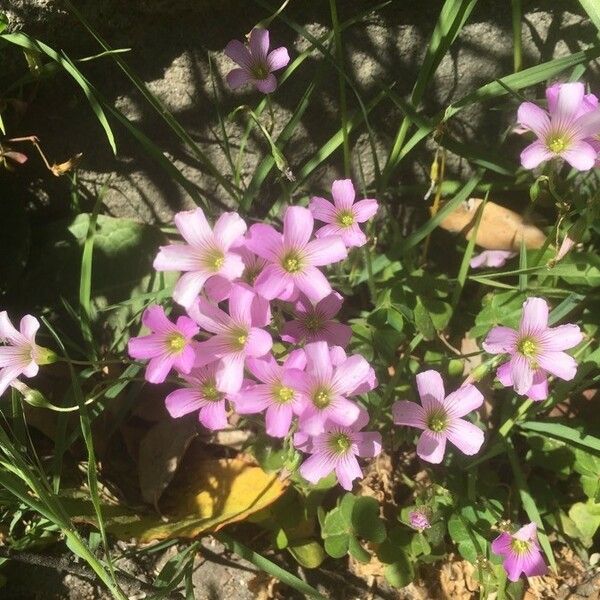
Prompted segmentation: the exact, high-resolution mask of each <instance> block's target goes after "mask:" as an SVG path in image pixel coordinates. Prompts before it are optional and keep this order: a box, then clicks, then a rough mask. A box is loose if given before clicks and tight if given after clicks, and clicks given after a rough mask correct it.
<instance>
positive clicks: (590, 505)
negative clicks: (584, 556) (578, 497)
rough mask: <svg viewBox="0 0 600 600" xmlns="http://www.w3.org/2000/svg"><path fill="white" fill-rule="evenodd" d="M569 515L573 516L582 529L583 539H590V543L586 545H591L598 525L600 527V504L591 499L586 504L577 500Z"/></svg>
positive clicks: (579, 528)
mask: <svg viewBox="0 0 600 600" xmlns="http://www.w3.org/2000/svg"><path fill="white" fill-rule="evenodd" d="M569 517H571V519H572V520H573V522H574V523H575V526H576V527H577V529H578V530H579V531H581V534H582V537H583V539H584V540H586V541H589V544H587V543H586V545H591V540H592V538H593V537H594V534H595V533H596V531H597V530H598V527H600V504H596V503H595V502H592V501H591V500H588V501H587V502H586V503H585V504H584V503H583V502H577V503H576V504H573V506H571V509H570V510H569Z"/></svg>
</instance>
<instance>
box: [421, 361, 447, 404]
mask: <svg viewBox="0 0 600 600" xmlns="http://www.w3.org/2000/svg"><path fill="white" fill-rule="evenodd" d="M416 381H417V389H418V390H419V397H420V398H421V404H422V405H423V407H424V408H425V410H428V409H429V407H430V406H432V405H433V406H435V405H437V404H438V403H440V404H441V403H442V402H443V401H444V397H445V393H444V382H443V381H442V376H441V375H440V374H439V373H438V372H437V371H434V370H429V371H423V372H422V373H419V374H418V375H417V377H416Z"/></svg>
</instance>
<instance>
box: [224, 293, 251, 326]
mask: <svg viewBox="0 0 600 600" xmlns="http://www.w3.org/2000/svg"><path fill="white" fill-rule="evenodd" d="M255 297H256V294H255V292H254V291H253V290H252V288H251V287H250V286H247V285H245V284H238V283H235V284H234V285H233V287H232V288H231V294H230V295H229V314H230V316H231V318H232V319H233V321H234V322H235V323H236V325H241V324H243V325H250V323H251V321H252V303H253V301H254V298H255Z"/></svg>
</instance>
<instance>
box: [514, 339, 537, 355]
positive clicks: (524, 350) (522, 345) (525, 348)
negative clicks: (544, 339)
mask: <svg viewBox="0 0 600 600" xmlns="http://www.w3.org/2000/svg"><path fill="white" fill-rule="evenodd" d="M517 350H518V351H519V352H520V353H521V354H522V355H523V356H525V357H527V358H534V357H535V356H536V354H537V344H536V343H535V341H534V340H532V339H531V338H523V339H521V340H519V342H518V343H517Z"/></svg>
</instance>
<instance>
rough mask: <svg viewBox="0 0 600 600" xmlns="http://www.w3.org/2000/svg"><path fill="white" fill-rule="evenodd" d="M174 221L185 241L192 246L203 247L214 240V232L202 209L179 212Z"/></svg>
mask: <svg viewBox="0 0 600 600" xmlns="http://www.w3.org/2000/svg"><path fill="white" fill-rule="evenodd" d="M174 221H175V226H176V227H177V229H178V230H179V233H181V235H182V236H183V239H184V240H185V241H186V242H187V243H188V244H191V245H192V246H197V247H203V246H204V245H205V244H206V242H207V241H208V240H211V239H212V230H211V228H210V225H209V224H208V221H207V220H206V217H205V216H204V211H203V210H202V209H201V208H195V209H194V210H184V211H181V212H178V213H177V214H176V215H175V217H174Z"/></svg>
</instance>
